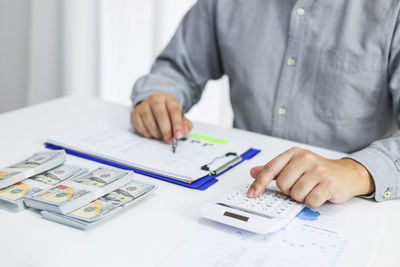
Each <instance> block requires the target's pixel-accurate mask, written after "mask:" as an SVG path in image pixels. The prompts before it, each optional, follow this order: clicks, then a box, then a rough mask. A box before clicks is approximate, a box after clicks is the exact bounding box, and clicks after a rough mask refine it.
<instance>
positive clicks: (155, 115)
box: [131, 93, 192, 144]
mask: <svg viewBox="0 0 400 267" xmlns="http://www.w3.org/2000/svg"><path fill="white" fill-rule="evenodd" d="M131 123H132V125H133V127H134V128H135V129H136V130H137V131H138V132H139V133H140V134H141V135H143V136H145V137H148V138H156V139H160V138H163V139H164V141H165V142H166V143H168V144H171V143H172V137H173V136H174V137H176V138H182V137H183V136H184V135H185V134H186V133H188V132H190V130H191V129H192V123H191V122H190V121H189V120H188V119H186V118H183V117H182V112H181V109H180V106H179V103H178V101H177V100H176V98H175V97H174V96H173V95H172V94H170V93H162V94H154V95H151V96H150V97H149V98H147V99H146V100H144V101H143V102H141V103H140V104H139V105H137V106H136V107H135V108H134V109H133V110H132V112H131Z"/></svg>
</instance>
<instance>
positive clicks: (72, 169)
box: [0, 164, 88, 212]
mask: <svg viewBox="0 0 400 267" xmlns="http://www.w3.org/2000/svg"><path fill="white" fill-rule="evenodd" d="M87 171H88V170H87V168H85V167H80V166H73V165H68V164H62V165H60V166H58V167H56V168H54V169H51V170H49V171H46V172H43V173H40V174H36V175H34V176H32V177H30V178H28V179H25V180H23V181H21V182H17V183H15V184H13V185H10V186H9V187H6V188H3V189H0V208H2V209H6V210H9V211H12V212H18V211H21V210H23V209H25V208H26V207H25V205H24V198H25V197H26V196H29V195H33V194H35V193H37V192H40V191H42V190H46V189H49V188H51V187H53V186H54V185H56V184H58V183H60V182H62V181H65V180H67V179H70V178H73V177H76V176H80V175H82V174H84V173H86V172H87Z"/></svg>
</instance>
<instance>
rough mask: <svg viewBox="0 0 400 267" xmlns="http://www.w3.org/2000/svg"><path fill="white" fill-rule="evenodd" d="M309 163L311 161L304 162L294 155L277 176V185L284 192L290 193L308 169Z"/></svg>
mask: <svg viewBox="0 0 400 267" xmlns="http://www.w3.org/2000/svg"><path fill="white" fill-rule="evenodd" d="M309 165H310V164H309V162H304V161H302V160H301V159H298V158H297V157H296V156H294V157H292V159H291V160H290V161H289V162H288V163H287V165H286V166H285V167H284V168H283V170H282V171H281V173H280V174H279V175H278V177H277V178H276V185H277V186H278V188H279V189H280V190H281V191H282V193H284V194H285V195H289V192H290V189H291V188H292V186H293V185H294V184H295V183H296V181H297V180H298V179H299V178H300V177H301V176H302V175H303V174H304V173H305V172H306V171H307V169H308V166H309Z"/></svg>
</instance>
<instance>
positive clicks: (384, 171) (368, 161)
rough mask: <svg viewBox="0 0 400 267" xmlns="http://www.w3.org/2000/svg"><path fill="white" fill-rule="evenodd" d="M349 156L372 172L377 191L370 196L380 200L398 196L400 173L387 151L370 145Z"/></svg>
mask: <svg viewBox="0 0 400 267" xmlns="http://www.w3.org/2000/svg"><path fill="white" fill-rule="evenodd" d="M347 158H350V159H352V160H355V161H357V162H358V163H360V164H362V165H363V166H364V167H365V168H366V169H367V170H368V171H369V173H370V174H371V176H372V179H373V180H374V182H375V193H374V194H372V195H371V196H369V198H373V197H375V200H376V201H379V202H380V201H386V200H390V199H395V198H396V197H397V196H396V192H397V190H398V180H399V176H400V173H399V170H398V169H397V166H396V164H395V163H394V161H393V160H392V158H390V157H389V156H388V155H387V154H386V153H384V152H383V151H381V150H379V149H376V148H372V147H368V148H365V149H363V150H361V151H358V152H355V153H352V154H350V155H349V156H348V157H347ZM367 197H368V196H367Z"/></svg>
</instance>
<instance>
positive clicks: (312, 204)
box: [304, 182, 331, 209]
mask: <svg viewBox="0 0 400 267" xmlns="http://www.w3.org/2000/svg"><path fill="white" fill-rule="evenodd" d="M330 198H331V192H330V190H329V187H328V186H327V185H326V184H325V183H323V182H322V183H320V184H318V185H317V186H316V187H314V189H313V190H311V192H310V193H309V194H308V195H307V197H306V198H305V200H304V203H305V204H306V205H307V206H308V207H309V208H311V209H315V208H318V207H319V206H321V205H322V204H324V203H325V202H326V201H327V200H328V199H330Z"/></svg>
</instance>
